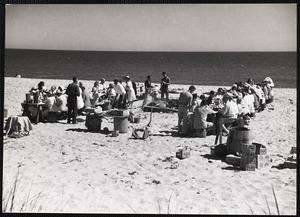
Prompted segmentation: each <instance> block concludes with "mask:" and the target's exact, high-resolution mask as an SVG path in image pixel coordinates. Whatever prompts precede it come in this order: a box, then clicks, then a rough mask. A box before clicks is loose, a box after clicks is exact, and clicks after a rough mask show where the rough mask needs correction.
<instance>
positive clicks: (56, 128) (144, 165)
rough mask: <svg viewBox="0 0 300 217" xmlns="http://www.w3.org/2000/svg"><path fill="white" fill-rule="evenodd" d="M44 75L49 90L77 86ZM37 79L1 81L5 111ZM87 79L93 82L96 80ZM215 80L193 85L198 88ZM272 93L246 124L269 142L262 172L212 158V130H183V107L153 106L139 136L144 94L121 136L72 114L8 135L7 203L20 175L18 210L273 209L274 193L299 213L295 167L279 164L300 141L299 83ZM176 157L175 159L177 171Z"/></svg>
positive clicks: (281, 205) (286, 210)
mask: <svg viewBox="0 0 300 217" xmlns="http://www.w3.org/2000/svg"><path fill="white" fill-rule="evenodd" d="M43 80H44V81H45V85H46V86H47V87H49V88H50V87H51V86H52V85H62V86H65V85H67V84H69V83H71V80H52V79H43ZM39 81H40V79H27V78H8V77H6V78H5V92H4V93H5V98H4V108H6V109H8V116H11V115H21V114H22V111H21V109H22V107H21V102H23V101H24V100H25V93H26V92H27V91H28V90H30V88H31V87H33V86H37V84H38V82H39ZM82 82H83V84H84V85H85V86H86V87H88V88H92V86H93V83H94V81H82ZM274 82H275V87H276V81H274ZM218 87H219V86H197V85H196V92H197V93H198V94H201V93H203V92H207V91H210V90H217V88H218ZM171 88H173V89H177V90H185V89H187V88H188V86H187V85H171ZM274 95H275V100H274V102H273V103H271V104H268V106H267V108H266V109H265V110H264V111H262V112H260V113H257V114H256V117H255V118H253V119H251V121H250V124H249V128H250V129H251V133H252V136H253V141H254V142H258V143H261V144H264V145H265V146H266V147H267V154H268V155H269V156H270V158H271V159H272V161H271V163H270V165H269V166H267V167H264V168H262V169H257V170H255V171H241V170H239V169H235V168H233V166H231V165H229V164H227V163H226V162H225V161H224V160H220V159H216V158H214V157H212V156H211V155H210V149H211V147H213V146H214V141H215V136H213V135H212V136H207V137H206V138H181V137H178V136H177V134H176V130H175V127H176V125H177V119H178V117H177V113H153V117H152V125H151V127H150V130H151V133H150V136H149V138H148V139H147V140H145V141H143V140H135V139H133V138H132V137H131V134H132V129H134V128H141V127H143V126H146V125H147V123H148V122H149V119H150V113H149V112H142V111H141V108H140V106H141V105H142V101H141V100H140V101H137V102H135V103H134V104H133V107H134V109H133V112H134V113H135V114H138V113H142V119H141V122H140V123H137V124H135V123H130V124H129V130H128V132H127V133H124V134H120V136H119V137H111V135H110V134H103V133H92V132H88V131H87V128H86V127H85V118H86V117H85V116H79V117H78V121H79V123H78V124H77V125H72V124H67V123H66V120H62V121H59V122H58V123H39V124H38V125H33V130H32V131H31V132H30V135H29V136H24V137H22V138H16V139H15V138H9V137H4V141H3V143H4V144H3V156H4V158H3V197H4V201H9V196H10V195H11V194H10V192H11V189H12V188H13V186H14V183H15V181H16V180H17V187H16V191H15V198H14V205H13V210H12V211H14V212H20V211H21V212H47V213H52V212H64V213H70V212H72V213H155V214H157V213H169V214H225V215H229V214H255V215H256V214H257V215H269V214H270V213H271V214H272V215H277V214H278V210H277V207H276V202H275V198H274V192H275V195H276V199H277V203H278V209H279V212H280V214H281V215H295V214H296V192H297V189H296V175H297V174H296V172H297V170H296V169H289V168H285V169H281V168H280V167H279V165H280V164H282V163H283V162H284V158H286V157H287V156H288V154H289V152H290V149H291V147H292V146H296V145H297V144H296V131H297V129H296V111H297V108H296V103H297V98H296V89H287V88H286V89H283V88H281V89H278V88H275V89H274ZM171 97H173V98H176V97H178V95H176V94H172V95H171ZM104 127H107V128H108V129H109V130H113V123H112V120H110V119H109V120H103V122H102V128H104ZM223 140H224V143H225V142H226V137H225V138H223ZM185 145H187V146H189V147H190V148H191V156H190V157H189V158H187V159H183V160H180V159H178V158H176V157H175V154H176V148H177V147H178V146H185ZM166 158H167V159H169V160H166ZM170 159H171V160H170ZM175 161H177V162H178V164H179V166H178V167H177V168H176V169H171V168H170V166H171V164H172V162H175ZM272 186H273V188H274V192H273V190H272ZM2 201H3V200H2ZM2 203H3V202H2ZM10 206H11V204H8V206H7V207H8V208H7V210H9V207H10Z"/></svg>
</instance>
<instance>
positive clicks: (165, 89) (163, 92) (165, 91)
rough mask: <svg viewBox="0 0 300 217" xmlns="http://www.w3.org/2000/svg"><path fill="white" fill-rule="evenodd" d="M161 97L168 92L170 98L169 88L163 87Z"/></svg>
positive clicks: (167, 95) (167, 96)
mask: <svg viewBox="0 0 300 217" xmlns="http://www.w3.org/2000/svg"><path fill="white" fill-rule="evenodd" d="M160 91H161V98H162V99H163V98H164V95H165V94H166V98H167V100H169V88H161V90H160Z"/></svg>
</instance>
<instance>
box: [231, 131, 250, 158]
mask: <svg viewBox="0 0 300 217" xmlns="http://www.w3.org/2000/svg"><path fill="white" fill-rule="evenodd" d="M242 145H251V131H250V129H248V128H246V127H234V128H232V129H230V131H229V135H228V138H227V142H226V146H227V153H228V154H237V153H240V154H241V153H242Z"/></svg>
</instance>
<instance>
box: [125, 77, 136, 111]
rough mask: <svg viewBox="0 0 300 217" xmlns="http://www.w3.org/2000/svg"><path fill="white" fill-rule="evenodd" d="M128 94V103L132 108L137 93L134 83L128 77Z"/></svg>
mask: <svg viewBox="0 0 300 217" xmlns="http://www.w3.org/2000/svg"><path fill="white" fill-rule="evenodd" d="M125 89H126V93H127V103H128V107H131V108H132V104H133V101H134V100H135V99H136V97H135V92H134V89H133V86H132V81H131V79H130V77H129V76H126V87H125Z"/></svg>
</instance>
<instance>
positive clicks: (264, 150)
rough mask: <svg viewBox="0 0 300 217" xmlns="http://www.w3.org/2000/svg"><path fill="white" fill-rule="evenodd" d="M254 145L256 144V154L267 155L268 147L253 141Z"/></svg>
mask: <svg viewBox="0 0 300 217" xmlns="http://www.w3.org/2000/svg"><path fill="white" fill-rule="evenodd" d="M252 145H255V149H256V150H255V154H260V155H266V154H267V147H266V146H264V145H263V144H260V143H255V142H253V143H252Z"/></svg>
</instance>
